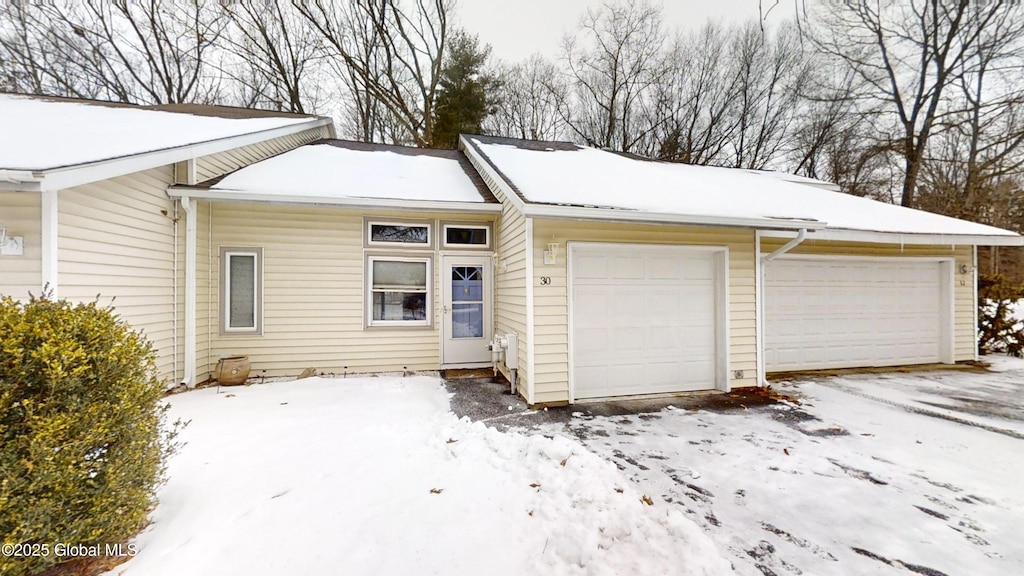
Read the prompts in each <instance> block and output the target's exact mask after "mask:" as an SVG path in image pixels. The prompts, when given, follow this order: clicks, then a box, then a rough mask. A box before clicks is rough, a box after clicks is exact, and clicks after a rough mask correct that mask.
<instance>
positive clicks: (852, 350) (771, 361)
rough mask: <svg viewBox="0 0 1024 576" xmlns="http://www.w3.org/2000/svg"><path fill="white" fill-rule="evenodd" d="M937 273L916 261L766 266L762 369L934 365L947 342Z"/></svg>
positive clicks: (773, 263) (935, 266) (933, 265)
mask: <svg viewBox="0 0 1024 576" xmlns="http://www.w3.org/2000/svg"><path fill="white" fill-rule="evenodd" d="M942 272H943V268H942V264H941V263H939V262H935V261H920V260H893V261H887V260H827V259H826V260H817V259H799V258H794V259H779V260H773V261H770V262H768V263H766V265H765V270H764V273H765V278H764V319H765V325H764V339H765V369H766V370H767V371H768V372H773V371H774V372H782V371H787V370H818V369H825V368H860V367H867V366H897V365H901V364H924V363H930V362H940V361H941V360H942V357H943V356H944V354H943V351H944V350H945V349H946V344H947V343H948V342H949V338H950V335H949V334H950V330H949V305H948V299H947V298H946V297H945V295H944V290H943V286H944V285H945V284H946V283H944V282H943V280H942V277H943V274H942Z"/></svg>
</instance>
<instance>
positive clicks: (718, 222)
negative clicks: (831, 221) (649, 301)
mask: <svg viewBox="0 0 1024 576" xmlns="http://www.w3.org/2000/svg"><path fill="white" fill-rule="evenodd" d="M522 212H523V214H524V215H525V216H528V217H532V218H554V219H570V220H600V221H609V222H640V223H655V224H684V225H685V224H689V225H692V226H721V227H727V228H761V229H771V228H775V229H779V230H799V229H801V228H806V229H807V230H820V229H823V228H825V225H826V223H825V222H820V221H814V220H791V219H783V218H732V217H726V216H706V215H701V214H673V213H669V212H644V211H639V210H619V209H613V208H588V207H583V206H555V205H550V204H528V205H526V206H525V207H524V208H523V209H522Z"/></svg>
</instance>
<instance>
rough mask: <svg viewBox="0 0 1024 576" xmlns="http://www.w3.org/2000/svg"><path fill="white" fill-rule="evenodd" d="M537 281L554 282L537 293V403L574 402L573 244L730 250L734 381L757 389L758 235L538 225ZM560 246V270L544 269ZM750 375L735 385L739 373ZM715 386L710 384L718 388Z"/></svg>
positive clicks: (607, 224) (557, 266)
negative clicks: (551, 250)
mask: <svg viewBox="0 0 1024 576" xmlns="http://www.w3.org/2000/svg"><path fill="white" fill-rule="evenodd" d="M533 231H534V243H533V258H534V276H535V277H537V278H538V279H539V278H540V277H549V278H551V283H550V284H549V285H546V286H540V285H539V280H538V285H537V286H535V287H534V306H535V308H534V319H535V320H534V321H535V328H534V330H535V332H536V342H535V346H536V348H535V350H534V354H535V356H534V359H535V364H536V365H535V367H534V376H535V380H536V381H535V382H534V394H535V396H534V401H535V402H536V403H543V402H565V401H567V400H568V399H569V346H568V342H569V341H568V330H569V309H568V293H567V287H568V279H567V276H566V274H567V268H566V263H567V261H568V260H567V258H568V250H567V243H569V242H613V243H636V244H673V245H694V246H724V247H727V248H728V249H729V298H728V301H729V359H730V362H729V378H730V384H731V386H734V387H736V386H753V385H755V384H756V382H757V379H756V374H755V372H756V369H757V348H756V345H755V305H754V292H755V286H754V232H753V230H741V229H728V228H698V227H684V226H657V225H643V224H622V223H610V222H580V221H567V220H540V219H538V220H534V229H533ZM549 242H558V244H559V253H558V261H557V264H555V265H551V266H546V265H544V250H546V249H547V244H548V243H549ZM736 370H742V371H744V377H743V379H735V378H733V376H734V371H736ZM713 386H714V382H709V383H708V387H709V388H712V387H713Z"/></svg>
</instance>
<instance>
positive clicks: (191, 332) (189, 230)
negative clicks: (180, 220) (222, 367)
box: [181, 196, 197, 388]
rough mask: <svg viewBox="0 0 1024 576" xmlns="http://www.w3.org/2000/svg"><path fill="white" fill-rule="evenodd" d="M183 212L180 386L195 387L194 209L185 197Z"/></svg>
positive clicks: (183, 199)
mask: <svg viewBox="0 0 1024 576" xmlns="http://www.w3.org/2000/svg"><path fill="white" fill-rule="evenodd" d="M181 207H182V209H183V210H185V366H184V369H183V371H182V375H181V376H182V381H181V382H182V384H184V385H185V386H186V387H188V388H192V387H194V386H195V385H196V209H197V206H196V205H195V204H193V203H192V200H191V199H190V198H188V197H187V196H185V197H183V198H181Z"/></svg>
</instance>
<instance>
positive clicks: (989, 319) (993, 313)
mask: <svg viewBox="0 0 1024 576" xmlns="http://www.w3.org/2000/svg"><path fill="white" fill-rule="evenodd" d="M1021 300H1024V286H1016V285H1014V284H1013V283H1012V282H1010V281H1009V280H1008V279H1007V278H1006V277H1005V276H1003V275H1002V274H995V275H992V276H979V277H978V352H979V353H981V354H991V353H993V352H1003V353H1006V354H1009V355H1011V356H1017V357H1021V356H1024V322H1022V321H1021V320H1019V319H1017V318H1014V316H1013V308H1012V307H1013V306H1014V305H1015V304H1016V303H1017V302H1020V301H1021Z"/></svg>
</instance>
